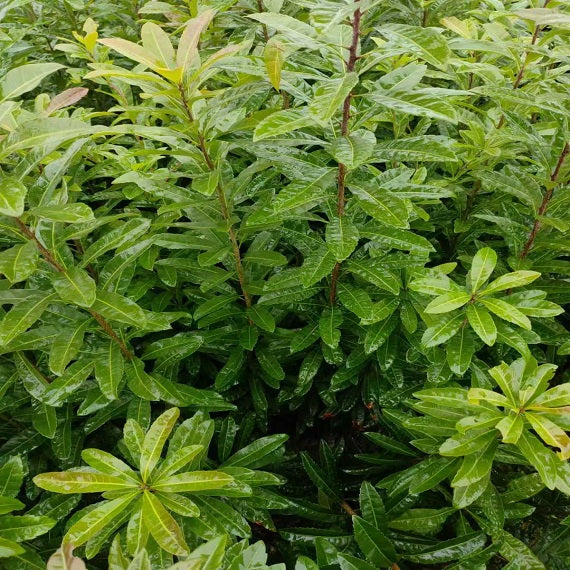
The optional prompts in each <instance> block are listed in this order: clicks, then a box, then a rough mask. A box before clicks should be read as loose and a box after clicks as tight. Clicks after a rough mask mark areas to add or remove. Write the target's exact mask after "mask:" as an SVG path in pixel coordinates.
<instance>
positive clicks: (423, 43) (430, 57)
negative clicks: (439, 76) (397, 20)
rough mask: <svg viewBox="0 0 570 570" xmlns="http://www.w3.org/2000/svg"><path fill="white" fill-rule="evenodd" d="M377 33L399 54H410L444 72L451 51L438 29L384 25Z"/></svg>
mask: <svg viewBox="0 0 570 570" xmlns="http://www.w3.org/2000/svg"><path fill="white" fill-rule="evenodd" d="M379 31H380V33H381V34H382V35H383V36H384V37H386V38H387V39H388V40H389V41H390V43H389V46H390V47H392V46H393V47H395V48H397V49H398V50H401V51H400V53H412V54H414V55H415V56H417V57H419V58H420V59H423V60H424V61H425V62H426V63H429V64H431V65H433V66H434V67H437V68H439V69H441V70H445V68H446V64H447V60H448V59H449V57H450V56H451V50H450V49H449V47H448V45H447V41H446V39H445V37H444V36H442V35H441V33H440V31H439V30H438V29H436V28H421V27H419V26H411V25H405V24H386V25H383V26H381V27H380V28H379Z"/></svg>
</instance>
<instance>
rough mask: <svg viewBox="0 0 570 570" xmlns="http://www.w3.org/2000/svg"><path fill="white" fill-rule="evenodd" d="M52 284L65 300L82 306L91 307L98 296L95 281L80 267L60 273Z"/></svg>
mask: <svg viewBox="0 0 570 570" xmlns="http://www.w3.org/2000/svg"><path fill="white" fill-rule="evenodd" d="M52 284H53V287H54V289H55V290H56V291H57V294H58V295H59V297H60V298H61V299H62V300H63V301H67V302H68V303H73V304H75V305H79V306H80V307H91V306H92V305H93V303H95V300H96V298H97V285H96V284H95V281H94V280H93V278H91V277H90V276H89V274H88V273H87V272H86V271H84V270H83V269H79V268H78V267H73V268H72V269H68V270H67V271H65V272H64V273H59V274H58V275H57V276H55V277H54V278H53V280H52Z"/></svg>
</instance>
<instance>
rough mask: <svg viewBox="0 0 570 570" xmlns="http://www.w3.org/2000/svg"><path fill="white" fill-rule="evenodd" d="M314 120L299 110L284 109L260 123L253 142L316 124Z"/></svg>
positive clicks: (256, 128) (254, 133)
mask: <svg viewBox="0 0 570 570" xmlns="http://www.w3.org/2000/svg"><path fill="white" fill-rule="evenodd" d="M314 121H315V120H314V119H313V118H312V117H310V116H309V115H308V114H307V113H306V112H305V111H303V110H298V109H284V110H282V111H276V112H275V113H272V114H271V115H269V116H268V117H266V118H265V119H263V120H262V121H260V122H259V123H258V125H257V126H256V127H255V130H254V132H253V140H254V142H255V141H261V140H263V139H267V138H270V137H274V136H277V135H283V134H285V133H290V132H292V131H296V130H297V129H302V128H303V127H306V126H308V125H311V124H313V123H314Z"/></svg>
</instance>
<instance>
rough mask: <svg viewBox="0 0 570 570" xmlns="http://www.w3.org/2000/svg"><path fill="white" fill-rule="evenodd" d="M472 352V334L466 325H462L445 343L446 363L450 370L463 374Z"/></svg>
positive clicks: (467, 368) (467, 367)
mask: <svg viewBox="0 0 570 570" xmlns="http://www.w3.org/2000/svg"><path fill="white" fill-rule="evenodd" d="M473 354H475V343H474V342H473V335H472V334H471V332H470V331H469V328H468V327H462V328H460V329H459V332H458V333H457V334H456V335H455V336H454V337H452V338H451V340H450V341H449V343H448V344H447V364H448V365H449V368H450V369H451V371H452V372H454V373H455V374H458V375H460V376H463V374H465V373H466V372H467V370H469V365H470V364H471V359H472V357H473Z"/></svg>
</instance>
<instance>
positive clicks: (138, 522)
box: [127, 496, 149, 556]
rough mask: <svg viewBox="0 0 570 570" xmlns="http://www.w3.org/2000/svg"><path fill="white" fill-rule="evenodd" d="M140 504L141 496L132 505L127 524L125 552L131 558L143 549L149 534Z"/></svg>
mask: <svg viewBox="0 0 570 570" xmlns="http://www.w3.org/2000/svg"><path fill="white" fill-rule="evenodd" d="M142 502H143V497H142V496H141V497H140V498H139V499H137V501H136V503H135V504H134V505H133V507H132V512H133V514H132V515H131V518H130V519H129V522H128V523H127V550H128V552H129V554H130V555H131V556H134V555H135V554H136V553H137V552H139V551H140V550H141V549H143V548H144V547H145V546H146V543H147V541H148V535H149V532H148V528H147V526H146V524H145V520H144V515H143V512H142Z"/></svg>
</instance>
